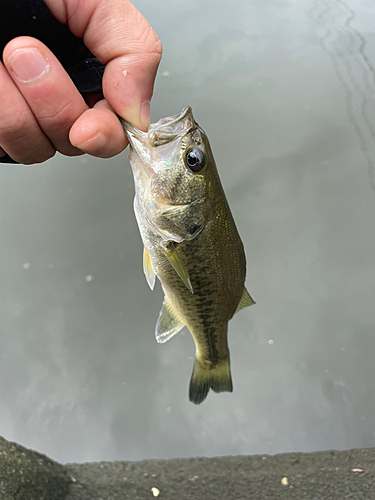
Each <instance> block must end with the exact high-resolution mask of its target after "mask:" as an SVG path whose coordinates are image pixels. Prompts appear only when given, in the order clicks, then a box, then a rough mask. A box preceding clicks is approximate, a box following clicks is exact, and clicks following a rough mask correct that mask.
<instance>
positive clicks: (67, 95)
mask: <svg viewBox="0 0 375 500" xmlns="http://www.w3.org/2000/svg"><path fill="white" fill-rule="evenodd" d="M44 2H45V4H46V5H47V7H48V8H49V10H50V12H51V13H52V14H53V15H54V16H55V17H56V18H57V19H58V21H59V22H61V23H63V24H67V25H68V27H69V29H70V31H71V32H72V33H73V34H74V35H75V36H77V37H80V38H83V41H84V43H85V45H86V47H87V48H88V49H89V50H90V51H91V52H92V53H93V54H94V55H95V56H96V57H97V59H98V60H99V61H100V62H102V63H104V64H106V68H105V71H104V75H103V95H104V99H103V96H99V97H96V98H95V97H94V96H92V99H93V101H92V103H91V104H93V107H92V108H89V106H88V104H87V103H86V102H85V100H84V99H83V97H82V96H81V94H80V93H79V92H78V90H77V88H76V87H75V86H74V84H73V82H72V81H71V79H70V77H69V76H68V74H67V73H66V71H65V70H64V68H63V67H62V65H61V64H60V62H59V61H58V60H57V58H56V57H55V56H54V55H53V54H52V52H51V51H50V50H49V49H48V48H47V47H46V46H45V45H44V44H43V43H41V42H40V41H39V40H36V39H35V38H31V37H24V36H22V37H18V38H15V39H13V40H11V41H10V42H9V43H8V44H7V46H6V47H5V49H4V52H3V61H4V65H2V64H1V63H0V118H1V120H0V157H2V156H4V155H5V154H6V153H7V154H8V155H9V156H10V157H11V158H12V159H14V160H15V161H18V162H20V163H25V164H32V163H39V162H43V161H45V160H47V159H48V158H51V157H52V156H53V155H54V154H55V152H56V151H59V152H60V153H62V154H65V155H68V156H76V155H80V154H82V152H86V153H89V154H91V155H93V156H98V157H101V158H108V157H111V156H114V155H116V154H118V153H120V152H121V151H122V150H123V149H124V148H125V147H126V146H127V139H126V137H125V134H124V131H123V129H122V126H121V124H120V121H119V119H118V118H117V116H116V114H118V115H119V116H121V117H122V118H124V119H125V120H126V121H129V122H130V123H132V124H133V125H135V126H136V127H138V128H140V129H143V130H146V129H147V127H148V125H149V120H150V118H149V101H150V99H151V96H152V91H153V85H154V80H155V76H156V71H157V67H158V65H159V62H160V58H161V53H162V47H161V43H160V41H159V39H158V37H157V35H156V33H155V32H154V31H153V29H152V28H151V26H150V25H149V24H148V23H147V21H146V20H145V19H144V18H143V17H142V15H141V14H140V13H139V12H138V11H137V9H136V8H135V7H134V6H133V5H132V4H131V3H130V2H129V1H128V0H86V1H85V2H82V1H81V0H44ZM98 99H99V100H98ZM95 101H97V102H96V103H95V104H94V102H95ZM88 102H89V101H88Z"/></svg>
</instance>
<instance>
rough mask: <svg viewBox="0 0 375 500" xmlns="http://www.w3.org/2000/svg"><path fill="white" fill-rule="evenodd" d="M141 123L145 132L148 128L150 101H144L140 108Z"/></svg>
mask: <svg viewBox="0 0 375 500" xmlns="http://www.w3.org/2000/svg"><path fill="white" fill-rule="evenodd" d="M141 123H142V125H143V126H144V128H145V129H146V130H147V129H148V127H149V126H150V101H145V102H144V103H143V104H142V106H141Z"/></svg>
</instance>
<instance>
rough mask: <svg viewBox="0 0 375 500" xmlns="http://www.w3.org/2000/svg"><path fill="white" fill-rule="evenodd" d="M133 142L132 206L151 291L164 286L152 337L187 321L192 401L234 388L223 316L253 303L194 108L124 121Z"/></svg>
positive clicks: (162, 338) (171, 332)
mask: <svg viewBox="0 0 375 500" xmlns="http://www.w3.org/2000/svg"><path fill="white" fill-rule="evenodd" d="M121 123H122V125H123V128H124V130H125V133H126V136H127V138H128V140H129V143H130V155H129V161H130V165H131V168H132V172H133V177H134V185H135V198H134V212H135V217H136V220H137V223H138V226H139V230H140V234H141V238H142V242H143V245H144V250H143V271H144V274H145V276H146V280H147V283H148V284H149V286H150V288H151V290H153V289H154V286H155V280H156V277H157V278H158V279H159V281H160V283H161V287H162V289H163V291H164V301H163V305H162V308H161V311H160V313H159V317H158V319H157V323H156V328H155V336H156V340H157V342H159V343H164V342H167V341H168V340H169V339H171V338H172V337H173V336H175V335H176V334H177V333H178V332H179V331H180V330H181V329H182V328H183V327H184V326H186V327H187V328H188V329H189V331H190V333H191V335H192V337H193V339H194V342H195V349H196V357H195V362H194V367H193V373H192V376H191V380H190V386H189V399H190V401H191V402H193V403H195V404H200V403H202V401H203V400H204V399H205V398H206V396H207V394H208V392H209V390H210V389H212V390H213V391H214V392H225V391H226V392H232V391H233V383H232V377H231V371H230V358H229V348H228V340H227V333H228V321H229V320H230V319H231V318H232V317H233V315H234V314H235V313H236V312H238V311H240V310H241V309H243V308H245V307H247V306H250V305H252V304H254V303H255V302H254V300H253V299H252V298H251V296H250V294H249V292H248V291H247V289H246V287H245V277H246V258H245V252H244V246H243V243H242V241H241V238H240V236H239V234H238V231H237V228H236V225H235V222H234V219H233V216H232V213H231V211H230V208H229V205H228V202H227V200H226V197H225V194H224V190H223V187H222V184H221V182H220V178H219V174H218V170H217V168H216V164H215V160H214V156H213V153H212V150H211V147H210V143H209V140H208V137H207V135H206V133H205V132H204V131H203V129H202V128H201V127H200V126H199V125H198V123H197V122H196V121H195V119H194V117H193V112H192V109H191V107H189V106H188V107H185V108H184V109H183V110H182V112H181V113H180V114H177V115H173V116H169V117H167V118H162V119H161V120H159V121H158V122H156V123H153V124H151V125H150V126H149V128H148V131H147V132H143V131H141V130H139V129H137V128H136V127H134V126H133V125H131V124H130V123H128V122H126V121H125V120H123V119H121Z"/></svg>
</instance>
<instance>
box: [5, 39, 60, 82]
mask: <svg viewBox="0 0 375 500" xmlns="http://www.w3.org/2000/svg"><path fill="white" fill-rule="evenodd" d="M8 63H9V65H10V69H11V71H12V72H13V73H14V75H15V77H16V78H17V79H18V80H19V81H21V82H22V83H28V82H32V81H34V80H37V79H38V78H40V77H41V76H42V75H44V74H45V73H46V72H47V71H48V69H49V67H50V65H49V62H48V60H47V59H46V58H45V57H44V55H43V54H42V53H41V52H40V51H39V50H38V49H36V48H25V49H17V50H15V51H14V52H13V54H11V55H10V56H9V58H8Z"/></svg>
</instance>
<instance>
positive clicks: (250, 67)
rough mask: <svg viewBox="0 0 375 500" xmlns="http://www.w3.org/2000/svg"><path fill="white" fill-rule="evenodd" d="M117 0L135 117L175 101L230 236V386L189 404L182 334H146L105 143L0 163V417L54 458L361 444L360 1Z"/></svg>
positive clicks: (369, 176)
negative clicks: (147, 68)
mask: <svg viewBox="0 0 375 500" xmlns="http://www.w3.org/2000/svg"><path fill="white" fill-rule="evenodd" d="M135 3H136V5H137V6H138V7H139V9H140V10H141V11H142V12H143V13H144V14H145V16H146V17H147V18H148V20H149V21H150V22H151V23H152V24H153V26H154V27H155V29H156V30H157V32H158V33H159V34H160V37H161V38H162V41H163V44H164V48H165V55H164V57H163V61H162V65H161V68H160V76H159V78H158V81H157V84H156V90H155V96H154V99H153V107H152V113H153V118H154V119H155V120H157V119H159V118H160V117H164V116H168V115H172V114H174V113H178V112H179V111H180V110H181V109H182V108H183V107H184V106H186V105H188V104H189V105H192V107H193V110H194V116H196V118H197V120H198V122H199V124H200V125H201V126H202V127H203V128H204V129H205V131H206V132H207V134H208V136H209V139H210V142H211V145H212V148H213V151H214V154H215V158H216V160H217V164H218V169H219V172H220V175H221V178H222V181H223V184H224V187H225V190H226V193H227V198H228V201H229V203H230V205H231V208H232V211H233V214H234V217H235V220H236V223H237V226H238V229H239V232H240V234H241V236H242V239H243V241H244V245H245V248H246V252H247V258H248V278H247V283H246V285H247V287H248V289H249V290H251V292H252V294H254V297H255V299H256V301H257V305H256V306H254V307H252V308H249V309H247V310H244V311H242V312H241V313H240V314H238V315H236V316H235V317H234V318H233V320H231V322H230V324H229V345H230V350H231V358H232V375H233V381H234V392H233V393H232V394H210V395H209V396H208V398H207V400H206V401H205V402H204V403H203V404H202V405H200V406H199V407H196V406H195V405H192V404H191V403H189V401H188V398H187V385H188V381H189V379H190V375H191V367H192V361H193V357H194V346H193V342H192V339H191V337H190V335H187V334H183V332H182V334H181V335H178V336H176V337H175V338H173V339H172V340H171V341H170V342H168V343H166V344H165V345H157V344H156V342H155V340H154V333H153V331H154V325H155V321H156V318H157V315H158V312H159V309H160V307H161V303H162V299H163V294H162V292H161V290H160V287H158V288H157V290H156V291H155V292H153V293H151V292H150V290H149V288H148V286H147V283H146V281H145V279H144V275H143V271H142V244H141V241H140V237H139V234H138V230H137V226H136V223H135V219H134V215H133V210H132V198H133V195H134V191H133V180H132V175H131V171H130V166H129V163H128V161H127V154H126V153H125V154H123V155H121V156H120V157H117V158H115V159H112V160H108V161H104V160H97V159H93V158H75V159H69V158H63V157H61V156H58V157H56V158H55V159H53V160H51V161H49V162H47V163H46V164H43V165H41V166H36V167H23V166H17V165H10V166H4V165H2V166H1V169H0V176H1V182H0V194H1V196H0V213H1V219H0V231H1V258H0V296H1V300H0V318H1V319H0V331H1V342H2V344H1V350H0V380H1V381H2V384H1V385H0V405H1V409H2V411H1V416H0V434H2V435H4V436H5V437H6V438H7V439H10V440H15V441H17V442H19V443H21V444H23V445H25V446H29V447H32V448H34V449H37V450H38V451H41V452H44V453H47V454H49V455H50V456H51V457H53V458H55V459H57V460H60V461H84V460H110V459H125V460H132V459H142V458H152V457H161V458H167V457H185V456H197V455H224V454H252V453H277V452H284V451H292V450H294V451H312V450H317V449H344V448H351V447H364V446H375V428H374V419H373V415H374V411H375V397H374V387H373V385H374V384H373V380H374V379H375V365H374V363H373V353H374V349H375V337H374V327H375V309H374V307H373V303H374V299H373V297H374V291H375V290H374V283H375V262H374V254H375V233H374V230H373V228H374V219H375V199H374V192H373V190H374V186H375V184H374V168H373V166H374V162H375V150H374V130H375V119H374V110H375V103H374V87H375V83H374V71H373V65H374V61H375V35H373V26H374V21H375V7H374V6H373V5H372V0H371V1H370V0H350V1H347V2H346V3H344V2H342V1H339V0H337V1H333V0H313V1H312V0H302V1H299V2H293V1H292V0H286V1H284V2H275V1H269V2H264V1H263V0H258V1H253V2H244V1H243V0H233V1H232V2H230V3H228V2H221V4H220V8H218V2H217V1H215V2H213V0H204V1H202V0H199V1H198V0H191V1H189V2H186V1H184V2H182V1H179V2H176V0H163V1H162V2H154V1H151V0H139V1H137V2H135ZM229 19H230V23H229V21H228V20H229Z"/></svg>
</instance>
